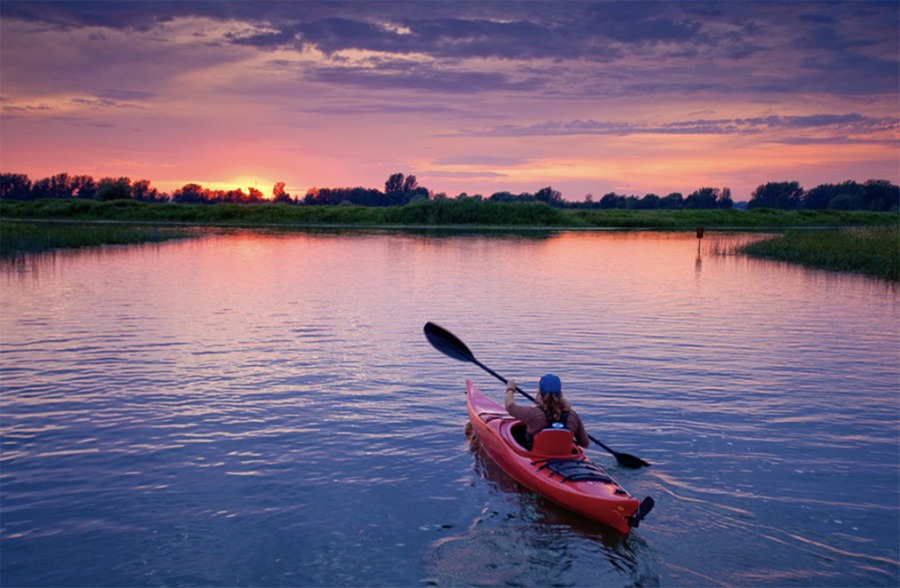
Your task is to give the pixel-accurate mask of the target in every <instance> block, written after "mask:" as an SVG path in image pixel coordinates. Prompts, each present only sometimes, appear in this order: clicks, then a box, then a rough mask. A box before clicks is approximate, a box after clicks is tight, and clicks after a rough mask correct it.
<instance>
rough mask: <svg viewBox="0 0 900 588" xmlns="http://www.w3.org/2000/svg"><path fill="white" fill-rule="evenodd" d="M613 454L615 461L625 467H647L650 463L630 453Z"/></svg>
mask: <svg viewBox="0 0 900 588" xmlns="http://www.w3.org/2000/svg"><path fill="white" fill-rule="evenodd" d="M613 455H615V457H616V461H618V462H619V465H623V466H625V467H626V468H632V469H635V470H636V469H638V468H644V467H648V466H649V465H650V464H649V463H647V462H646V461H644V460H643V459H641V458H640V457H637V456H635V455H631V454H630V453H619V452H616V453H614V454H613Z"/></svg>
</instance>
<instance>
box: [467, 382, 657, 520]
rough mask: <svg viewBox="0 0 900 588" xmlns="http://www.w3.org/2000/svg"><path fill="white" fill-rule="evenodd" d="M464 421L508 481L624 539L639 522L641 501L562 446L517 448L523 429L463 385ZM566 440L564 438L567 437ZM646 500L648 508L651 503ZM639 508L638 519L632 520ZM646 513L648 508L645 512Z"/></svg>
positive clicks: (575, 451)
mask: <svg viewBox="0 0 900 588" xmlns="http://www.w3.org/2000/svg"><path fill="white" fill-rule="evenodd" d="M466 399H467V405H468V411H469V419H470V421H471V423H472V428H473V430H474V432H475V434H476V435H477V436H478V439H479V441H480V442H481V445H482V446H483V447H484V449H485V450H486V451H487V453H488V455H489V456H490V457H491V459H492V460H493V461H494V462H495V463H496V464H497V465H498V466H499V467H500V469H502V470H503V471H504V472H506V473H507V474H509V475H510V476H511V477H512V478H513V479H514V480H516V481H517V482H518V483H520V484H522V485H523V486H525V487H526V488H528V489H529V490H531V491H533V492H536V493H537V494H539V495H541V496H543V497H544V498H546V499H548V500H550V501H552V502H554V503H556V504H558V505H560V506H562V507H564V508H567V509H569V510H572V511H574V512H577V513H579V514H581V515H583V516H585V517H588V518H590V519H593V520H595V521H599V522H601V523H604V524H606V525H608V526H610V527H613V528H614V529H616V530H617V531H619V532H621V533H623V534H628V533H629V532H630V531H631V528H632V527H634V526H637V523H638V522H639V520H640V518H642V516H643V514H646V513H643V508H641V502H640V501H639V500H638V499H637V498H635V497H633V496H632V495H631V494H629V493H628V492H627V491H626V490H625V489H624V488H622V487H621V486H619V484H618V483H616V481H615V480H613V479H612V478H611V477H610V476H609V475H607V474H606V472H604V471H603V470H602V469H600V468H599V467H597V466H596V465H594V464H593V463H591V461H590V460H588V458H587V457H586V456H585V455H584V452H583V451H582V449H581V447H579V446H577V445H576V444H575V443H571V442H570V443H568V444H567V445H566V446H565V447H564V448H563V450H560V448H559V447H557V448H556V449H555V450H554V451H553V453H552V454H549V453H540V452H538V447H537V444H535V445H536V448H535V450H534V451H529V450H528V449H526V448H525V447H524V446H523V442H524V433H525V424H524V423H522V422H521V421H519V420H518V419H515V418H513V417H512V416H510V415H509V413H507V412H506V410H505V409H504V408H503V407H502V406H500V405H499V404H497V403H496V402H494V401H493V400H491V399H489V398H487V397H486V396H485V395H484V394H482V393H481V392H480V391H479V390H478V389H477V388H476V387H475V386H474V385H473V384H472V382H471V381H469V380H467V381H466ZM569 436H570V435H569ZM646 500H647V501H650V503H651V506H650V507H652V499H646ZM639 508H641V511H642V514H640V515H639V516H636V515H638V512H639ZM647 510H648V511H649V508H648V509H647Z"/></svg>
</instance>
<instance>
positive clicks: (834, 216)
mask: <svg viewBox="0 0 900 588" xmlns="http://www.w3.org/2000/svg"><path fill="white" fill-rule="evenodd" d="M0 216H2V217H3V218H19V219H32V220H33V219H41V220H60V219H63V220H79V221H98V220H105V221H113V220H114V221H124V222H140V223H153V224H166V223H179V224H191V225H216V226H248V227H252V226H285V227H292V226H294V227H295V226H321V225H349V226H363V227H376V226H418V227H421V226H426V227H442V226H465V227H489V226H492V227H508V228H511V227H519V228H521V227H536V228H551V227H552V228H574V229H590V228H627V229H664V230H679V229H682V230H689V229H694V228H695V227H697V226H698V225H703V226H704V227H706V228H708V229H717V228H721V229H726V228H727V229H771V228H788V227H846V226H866V225H884V224H896V223H897V221H898V219H900V216H898V214H897V213H884V212H865V211H842V210H792V211H788V210H776V209H770V208H754V209H752V210H747V211H742V210H734V209H697V210H597V209H592V210H585V209H566V208H557V207H554V206H550V205H548V204H545V203H538V202H528V203H519V202H495V201H490V200H476V199H472V198H464V199H457V200H449V199H448V200H423V201H419V202H413V203H411V204H407V205H405V206H387V207H367V206H354V205H339V206H331V205H322V206H295V205H289V204H273V203H266V204H253V205H247V204H175V203H169V202H138V201H135V200H109V201H99V200H81V199H73V198H70V199H67V200H62V199H44V200H29V201H4V202H3V203H2V206H0Z"/></svg>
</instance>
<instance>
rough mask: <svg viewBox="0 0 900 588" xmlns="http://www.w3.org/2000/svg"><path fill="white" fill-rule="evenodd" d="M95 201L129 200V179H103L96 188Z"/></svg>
mask: <svg viewBox="0 0 900 588" xmlns="http://www.w3.org/2000/svg"><path fill="white" fill-rule="evenodd" d="M95 198H96V199H97V200H124V199H127V198H131V179H130V178H118V179H113V178H103V179H101V180H100V183H99V185H98V186H97V195H96V196H95Z"/></svg>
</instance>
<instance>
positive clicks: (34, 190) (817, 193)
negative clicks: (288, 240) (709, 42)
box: [0, 173, 900, 211]
mask: <svg viewBox="0 0 900 588" xmlns="http://www.w3.org/2000/svg"><path fill="white" fill-rule="evenodd" d="M44 198H82V199H90V200H120V199H133V200H137V201H141V202H174V203H182V204H218V203H235V204H260V203H264V202H275V203H282V204H291V205H298V206H300V205H332V206H333V205H356V206H372V207H383V206H403V205H405V204H409V203H410V202H416V201H419V200H445V199H448V198H449V197H448V196H447V195H446V194H444V193H438V194H435V193H433V192H432V191H431V190H429V189H427V188H424V187H422V186H419V183H418V180H417V179H416V176H414V175H408V176H405V175H404V174H402V173H395V174H392V175H391V176H390V177H389V178H388V179H387V181H386V182H385V184H384V190H378V189H374V188H363V187H355V188H311V189H309V190H308V191H307V192H306V195H305V196H303V197H302V198H301V197H299V196H292V195H291V194H288V192H287V191H286V190H285V183H284V182H278V183H276V184H275V185H274V186H273V187H272V194H271V197H266V196H265V195H264V194H263V193H262V192H261V191H260V190H258V189H256V188H248V189H247V191H246V192H244V190H243V189H240V188H239V189H234V190H211V189H208V188H204V187H203V186H201V185H199V184H195V183H191V184H186V185H184V186H183V187H181V188H178V189H176V190H174V191H173V192H172V193H170V194H168V193H164V192H160V191H159V190H157V189H156V188H154V187H153V186H151V184H150V182H149V181H148V180H134V181H133V180H132V179H131V178H127V177H120V178H109V177H107V178H101V179H100V180H94V178H93V177H91V176H87V175H69V174H67V173H60V174H56V175H54V176H50V177H48V178H43V179H41V180H38V181H35V182H32V181H31V180H30V179H29V178H28V176H27V175H25V174H16V173H0V200H39V199H44ZM455 198H456V199H472V200H476V201H478V200H488V201H492V202H510V203H516V202H519V203H529V202H539V203H545V204H548V205H550V206H553V207H556V208H572V209H601V210H614V209H626V210H681V209H692V210H696V209H731V208H734V207H735V203H734V201H733V199H732V196H731V190H730V189H729V188H727V187H726V188H721V189H720V188H711V187H704V188H700V189H698V190H696V191H694V192H692V193H690V194H688V195H687V196H684V195H683V194H681V193H679V192H673V193H671V194H668V195H666V196H659V195H656V194H646V195H644V196H642V197H638V196H635V195H625V194H616V193H615V192H610V193H608V194H605V195H603V196H602V197H601V198H600V199H598V200H595V199H594V196H593V195H592V194H587V195H586V196H585V197H584V201H582V202H572V201H567V200H564V199H563V198H562V194H561V193H560V192H559V191H557V190H554V189H553V188H552V187H550V186H547V187H546V188H542V189H540V190H538V191H537V192H535V193H528V192H523V193H520V194H513V193H511V192H495V193H494V194H491V195H490V196H488V197H486V198H485V197H484V196H482V195H481V194H475V195H469V194H467V193H465V192H463V193H460V194H458V195H457V196H456V197H455ZM763 207H765V208H779V209H785V210H807V209H808V210H823V209H831V210H870V211H891V210H898V209H900V188H898V186H896V185H894V184H893V183H891V182H889V181H888V180H868V181H866V182H865V183H862V184H860V183H858V182H855V181H852V180H848V181H846V182H843V183H840V184H821V185H819V186H816V187H815V188H812V189H811V190H804V189H803V187H801V186H800V184H799V183H798V182H769V183H766V184H762V185H760V186H759V187H757V188H756V190H754V191H753V193H752V194H751V198H750V201H749V202H748V203H747V208H763Z"/></svg>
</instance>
